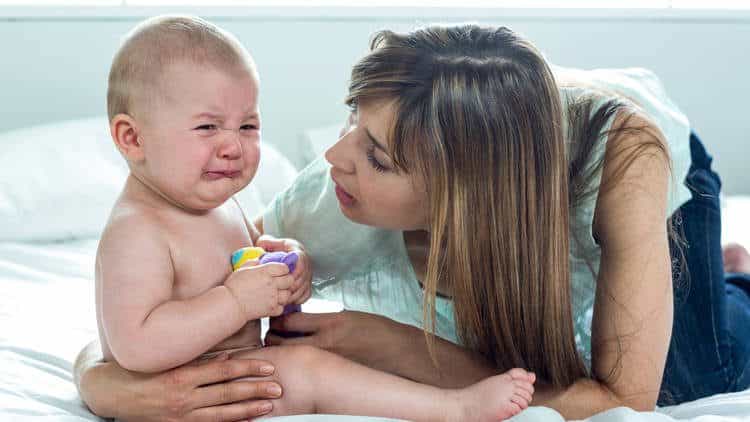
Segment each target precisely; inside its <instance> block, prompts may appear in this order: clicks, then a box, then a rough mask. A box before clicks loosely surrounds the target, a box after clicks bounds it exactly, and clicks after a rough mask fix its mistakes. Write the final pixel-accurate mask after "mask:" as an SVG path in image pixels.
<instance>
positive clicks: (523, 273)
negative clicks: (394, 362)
mask: <svg viewBox="0 0 750 422" xmlns="http://www.w3.org/2000/svg"><path fill="white" fill-rule="evenodd" d="M369 100H387V101H394V102H395V109H396V111H395V116H394V123H393V125H392V128H391V133H390V136H389V139H388V142H389V144H390V146H391V151H392V159H393V161H394V164H395V166H396V167H397V168H399V169H400V170H403V171H405V172H407V173H410V174H412V175H415V176H419V177H421V178H423V180H424V181H425V183H426V187H427V195H428V200H429V205H428V206H429V214H428V215H429V216H430V221H429V224H430V235H431V236H430V252H429V257H428V265H427V274H426V278H425V280H424V286H425V299H424V301H425V302H424V315H423V317H424V320H425V322H426V324H425V334H426V336H427V339H428V345H429V346H430V348H429V350H430V353H431V354H432V353H433V347H434V345H433V342H434V339H433V338H432V336H431V335H429V333H428V331H427V330H428V328H429V327H431V328H432V330H431V331H432V332H434V324H435V297H436V290H437V285H438V281H439V280H444V281H445V282H446V283H447V285H448V286H450V289H451V293H452V295H453V300H454V306H455V320H456V325H457V330H458V334H459V338H460V339H461V341H462V342H463V343H464V344H465V345H466V346H468V347H470V348H472V349H474V350H476V351H479V352H480V353H482V354H483V355H484V356H486V357H487V358H488V359H489V360H490V361H491V362H493V363H494V364H495V365H496V366H497V368H498V369H502V370H507V369H509V368H512V367H523V368H527V369H529V370H531V371H534V372H535V373H536V374H537V376H538V377H540V379H542V380H545V381H546V382H549V383H551V384H552V385H554V386H567V385H570V384H571V383H573V382H574V381H575V380H576V379H579V378H581V377H585V376H587V375H588V374H587V371H586V367H585V365H584V362H583V360H582V359H581V357H580V355H579V353H578V351H577V349H576V344H575V339H574V329H573V318H572V309H571V297H570V295H571V289H570V270H569V268H570V265H569V261H568V259H569V257H568V254H569V241H570V240H571V239H570V235H569V219H570V213H571V209H573V208H575V206H576V204H578V203H579V202H580V201H581V200H582V199H583V198H584V197H587V196H588V195H590V194H591V193H592V192H590V191H588V190H587V189H586V188H585V187H586V186H588V185H589V183H588V181H589V180H590V178H591V177H593V175H594V173H595V172H596V171H597V167H596V166H595V167H593V168H592V167H591V166H589V165H585V163H588V162H590V160H591V158H592V151H593V148H594V145H595V144H596V142H598V141H599V140H600V139H601V138H602V136H603V135H606V134H605V133H603V128H604V126H605V123H606V122H607V121H608V120H609V119H610V118H612V117H613V116H614V115H615V114H617V112H618V111H619V110H622V109H624V108H625V107H624V104H625V103H623V102H620V101H618V100H612V101H609V102H606V103H605V104H604V105H603V106H601V107H600V108H599V109H598V110H592V104H593V100H592V99H589V100H586V101H582V102H580V103H575V104H571V105H570V110H568V111H569V113H568V116H569V120H570V121H569V122H568V124H569V125H570V130H569V133H571V134H572V135H573V137H571V139H573V141H572V142H573V143H575V146H574V147H570V148H566V140H565V139H564V135H563V121H562V118H563V117H562V116H563V110H562V102H561V98H560V94H559V91H558V85H557V83H556V81H555V78H554V76H553V74H552V71H551V70H550V68H549V66H548V65H547V63H546V62H545V60H544V59H543V57H542V55H541V54H540V53H539V51H538V50H537V49H536V48H535V47H534V46H533V45H532V44H531V43H530V42H529V41H527V40H525V39H524V38H522V37H520V36H519V35H517V34H516V33H514V32H513V31H511V30H510V29H508V28H505V27H496V28H488V27H480V26H477V25H462V26H448V27H444V26H431V27H427V28H423V29H418V30H415V31H413V32H410V33H407V34H397V33H394V32H392V31H388V30H385V31H380V32H378V33H376V34H375V35H374V37H373V39H372V42H371V51H370V52H369V53H368V54H367V55H366V56H365V57H363V58H362V59H361V60H359V62H358V63H357V64H356V65H355V66H354V68H353V70H352V79H351V83H350V87H349V95H348V97H347V99H346V102H347V104H349V105H351V106H356V104H357V103H358V102H360V101H369ZM630 129H633V130H635V129H637V128H630ZM617 130H626V129H617ZM656 144H658V145H659V146H660V149H661V150H664V148H663V147H661V144H660V143H659V142H658V141H656ZM664 152H665V153H666V151H664ZM635 153H638V151H635ZM632 157H633V158H634V157H635V155H632ZM629 161H631V162H632V159H631V160H629ZM599 168H600V165H599ZM602 188H603V189H604V187H602ZM433 360H434V355H433Z"/></svg>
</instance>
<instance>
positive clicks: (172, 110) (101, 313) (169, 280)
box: [96, 16, 534, 420]
mask: <svg viewBox="0 0 750 422" xmlns="http://www.w3.org/2000/svg"><path fill="white" fill-rule="evenodd" d="M258 84H259V80H258V73H257V70H256V68H255V65H254V63H253V60H252V58H251V57H250V55H249V53H248V52H247V51H246V50H245V49H244V48H243V47H242V46H241V45H240V43H239V42H238V41H237V40H236V39H235V38H234V37H233V36H232V35H230V34H228V33H227V32H225V31H223V30H221V29H219V28H218V27H216V26H214V25H212V24H210V23H208V22H206V21H204V20H201V19H199V18H194V17H180V16H164V17H157V18H153V19H149V20H146V21H145V22H142V23H141V24H139V25H138V26H137V27H136V28H135V29H134V30H133V31H131V33H129V34H128V36H127V37H126V38H125V40H124V42H123V44H122V46H121V47H120V49H119V51H118V52H117V54H116V55H115V58H114V60H113V63H112V67H111V70H110V76H109V88H108V94H107V108H108V115H109V121H110V132H111V135H112V139H113V141H114V143H115V145H116V147H117V148H118V150H119V151H120V153H121V154H122V155H123V157H124V158H125V160H126V161H127V163H128V166H129V168H130V174H129V176H128V178H127V181H126V182H125V186H124V188H123V191H122V194H121V195H120V197H119V198H118V199H117V201H116V203H115V204H114V207H113V210H112V213H111V215H110V218H109V221H108V222H107V225H106V228H105V230H104V232H103V234H102V238H101V241H100V244H99V249H98V252H97V259H96V305H97V307H96V309H97V322H98V326H99V336H100V340H101V344H102V348H103V354H104V358H105V360H110V361H111V360H114V361H117V362H118V363H119V364H120V365H121V366H122V367H124V368H126V369H129V370H132V371H137V372H158V371H165V370H168V369H170V368H174V367H176V366H179V365H183V364H186V363H188V362H192V361H195V360H196V359H201V358H203V357H206V356H210V355H213V354H216V353H220V352H221V351H231V352H233V354H234V355H235V356H237V357H238V358H242V357H252V358H257V359H266V360H269V361H271V362H274V364H275V366H276V368H277V370H276V373H275V374H273V376H272V377H270V379H274V380H276V381H278V382H279V383H280V384H281V385H282V386H283V387H284V395H283V396H282V397H281V398H280V399H278V400H275V401H274V407H273V411H272V413H271V415H283V414H295V413H314V412H321V413H348V414H362V415H373V416H387V417H397V418H407V419H412V420H446V419H453V420H459V419H471V420H498V419H504V418H507V417H510V416H512V415H514V414H516V413H518V412H520V411H521V410H522V409H524V408H526V407H527V406H528V403H529V402H530V401H531V395H532V394H533V386H532V384H533V382H534V377H533V374H529V373H527V372H526V371H523V370H520V369H514V370H511V371H509V372H507V373H505V374H502V375H498V376H495V377H491V378H488V379H487V380H485V381H482V382H481V383H479V384H476V385H474V386H471V387H468V388H466V389H461V390H441V389H438V388H435V387H431V386H426V385H422V384H418V383H414V382H411V381H408V380H405V379H402V378H399V377H396V376H393V375H390V374H386V373H382V372H378V371H375V370H372V369H370V368H367V367H364V366H361V365H359V364H356V363H354V362H351V361H348V360H346V359H343V358H341V357H339V356H337V355H334V354H331V353H328V352H326V351H323V350H319V349H315V348H311V347H302V346H297V347H295V346H285V347H267V348H263V347H262V344H261V340H260V326H259V323H258V320H259V318H262V317H267V316H277V315H280V314H281V313H282V311H283V308H284V306H285V305H290V304H300V303H302V302H304V301H305V300H307V299H308V298H309V296H310V291H311V286H310V281H311V267H310V263H309V260H308V258H307V256H306V254H305V253H304V250H303V249H302V247H301V246H300V245H299V244H297V243H296V242H294V241H288V242H285V244H286V245H289V246H288V247H287V248H286V249H287V252H291V251H295V252H297V254H298V256H299V258H298V259H299V260H298V262H297V268H296V269H295V270H294V272H293V273H292V274H289V269H288V268H287V266H286V265H285V264H282V263H267V264H262V265H258V263H257V262H250V263H248V264H245V265H244V266H243V267H242V268H240V270H238V271H235V272H233V271H232V267H231V265H230V260H229V257H230V256H231V254H232V253H233V252H234V251H236V250H238V249H240V248H243V247H247V246H251V245H253V244H255V245H258V246H264V244H263V239H262V238H261V233H259V231H258V230H257V229H256V228H255V227H254V226H253V225H252V224H251V223H249V222H248V220H247V219H246V218H245V216H244V215H243V212H242V210H241V208H240V206H239V204H238V203H237V201H236V200H235V199H234V198H233V195H234V194H236V193H237V192H238V191H240V190H241V189H243V188H244V187H245V186H247V184H248V183H249V182H250V181H251V180H252V178H253V176H254V174H255V171H256V169H257V167H258V162H259V159H260V150H259V144H260V127H261V118H260V110H259V105H258V89H259V88H258ZM268 244H278V243H277V242H272V241H269V243H268ZM360 391H362V392H360ZM362 394H366V399H363V397H362Z"/></svg>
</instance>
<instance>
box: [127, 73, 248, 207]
mask: <svg viewBox="0 0 750 422" xmlns="http://www.w3.org/2000/svg"><path fill="white" fill-rule="evenodd" d="M161 91H162V92H161V93H159V94H154V95H158V96H159V99H158V100H156V101H154V103H153V104H152V105H151V106H149V107H148V110H149V114H148V115H147V116H144V117H145V119H142V120H144V123H143V124H142V125H141V129H140V133H139V136H140V137H142V138H143V140H144V144H143V145H144V147H143V148H144V154H145V161H144V163H143V166H142V169H141V173H142V174H141V177H142V178H144V179H145V180H144V181H145V182H146V183H147V184H149V185H150V187H151V188H152V189H154V190H156V191H157V192H158V193H160V194H161V195H162V196H164V197H165V198H166V199H167V200H169V201H170V202H173V203H174V204H175V205H177V206H180V207H181V208H186V209H189V210H197V211H203V210H209V209H212V208H215V207H217V206H219V205H221V204H223V203H224V202H225V201H226V200H227V199H229V198H230V197H231V196H232V195H234V194H235V193H237V192H238V191H240V190H241V189H242V188H244V187H245V186H246V185H247V184H248V183H249V182H250V180H252V178H253V176H254V175H255V171H256V170H257V168H258V162H259V160H260V110H259V106H258V81H257V79H256V76H255V74H254V73H253V72H250V71H235V72H227V71H221V70H219V69H217V68H215V67H210V66H201V65H196V64H191V63H177V64H174V65H172V66H170V67H169V68H168V69H167V70H166V72H165V74H164V75H163V82H162V84H161Z"/></svg>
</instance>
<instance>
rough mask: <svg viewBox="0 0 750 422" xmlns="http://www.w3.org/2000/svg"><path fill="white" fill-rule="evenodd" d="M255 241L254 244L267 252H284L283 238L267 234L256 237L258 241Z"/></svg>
mask: <svg viewBox="0 0 750 422" xmlns="http://www.w3.org/2000/svg"><path fill="white" fill-rule="evenodd" d="M255 243H256V246H259V247H261V248H263V249H265V250H266V251H267V252H279V251H282V252H286V245H285V243H284V239H277V238H275V237H273V236H269V235H267V234H263V235H261V236H260V237H259V238H258V241H257V242H255Z"/></svg>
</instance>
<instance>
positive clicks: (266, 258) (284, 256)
mask: <svg viewBox="0 0 750 422" xmlns="http://www.w3.org/2000/svg"><path fill="white" fill-rule="evenodd" d="M297 261H299V254H297V252H289V253H287V252H266V253H264V254H263V255H262V256H261V257H260V260H259V261H258V263H259V264H266V263H268V262H280V263H282V264H286V266H287V267H288V268H289V273H290V274H291V273H293V272H294V269H295V268H297ZM301 310H302V307H301V306H300V305H297V304H290V305H286V306H284V313H283V314H282V315H286V314H291V313H292V312H300V311H301Z"/></svg>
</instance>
